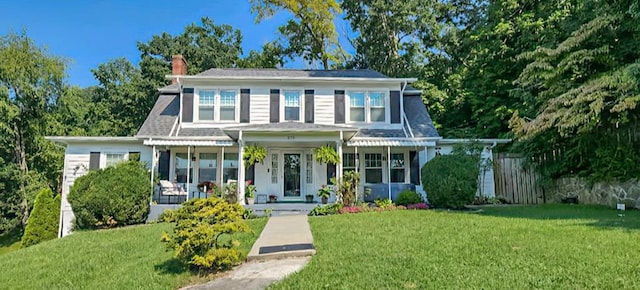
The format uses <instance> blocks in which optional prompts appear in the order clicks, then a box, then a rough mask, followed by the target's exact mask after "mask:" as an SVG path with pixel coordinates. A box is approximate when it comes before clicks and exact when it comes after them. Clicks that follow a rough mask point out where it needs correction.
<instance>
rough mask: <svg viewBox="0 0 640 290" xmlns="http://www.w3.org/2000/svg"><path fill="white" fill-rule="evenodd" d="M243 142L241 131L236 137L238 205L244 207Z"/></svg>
mask: <svg viewBox="0 0 640 290" xmlns="http://www.w3.org/2000/svg"><path fill="white" fill-rule="evenodd" d="M242 155H244V140H242V131H240V133H239V135H238V203H240V204H241V205H244V158H242V157H243V156H242Z"/></svg>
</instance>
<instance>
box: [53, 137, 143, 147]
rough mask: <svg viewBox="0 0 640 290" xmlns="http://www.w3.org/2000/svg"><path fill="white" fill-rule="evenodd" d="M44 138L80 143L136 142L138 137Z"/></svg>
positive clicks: (138, 140) (64, 142)
mask: <svg viewBox="0 0 640 290" xmlns="http://www.w3.org/2000/svg"><path fill="white" fill-rule="evenodd" d="M44 138H45V139H46V140H49V141H52V142H56V143H60V144H67V145H68V144H70V143H82V142H110V143H134V142H135V143H138V142H140V139H139V138H137V137H130V136H127V137H93V136H45V137H44Z"/></svg>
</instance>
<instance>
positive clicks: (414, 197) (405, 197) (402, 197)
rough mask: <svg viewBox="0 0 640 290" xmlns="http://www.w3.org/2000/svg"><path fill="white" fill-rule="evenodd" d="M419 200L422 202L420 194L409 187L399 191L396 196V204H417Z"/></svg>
mask: <svg viewBox="0 0 640 290" xmlns="http://www.w3.org/2000/svg"><path fill="white" fill-rule="evenodd" d="M421 202H422V197H421V196H420V194H419V193H417V192H415V191H413V190H409V189H406V190H403V191H402V192H400V193H399V194H398V197H397V198H396V204H397V205H404V206H407V205H410V204H417V203H421Z"/></svg>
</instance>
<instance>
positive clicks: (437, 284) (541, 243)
mask: <svg viewBox="0 0 640 290" xmlns="http://www.w3.org/2000/svg"><path fill="white" fill-rule="evenodd" d="M620 213H621V212H618V211H615V210H612V209H605V208H600V207H585V206H570V205H545V206H537V207H508V208H491V209H485V210H484V211H483V212H482V213H468V212H448V211H434V210H430V211H393V212H383V213H375V212H373V213H363V214H346V215H335V216H328V217H310V218H309V221H310V224H311V228H312V232H313V236H314V243H315V246H316V249H317V254H316V255H315V256H314V257H313V258H312V260H311V262H310V263H309V264H308V265H307V267H305V268H304V269H303V270H302V271H301V272H299V273H297V274H294V275H292V276H290V277H289V278H287V279H285V280H284V281H281V282H280V283H278V284H276V285H273V286H272V288H273V289H320V288H322V289H423V288H439V289H461V288H463V289H468V288H476V289H496V288H500V289H525V288H527V289H528V288H547V289H584V288H605V289H623V288H625V289H631V288H635V289H639V288H640V279H638V277H640V243H639V242H638V241H640V230H639V229H640V212H639V211H626V212H624V213H623V215H622V216H620V215H619V214H620Z"/></svg>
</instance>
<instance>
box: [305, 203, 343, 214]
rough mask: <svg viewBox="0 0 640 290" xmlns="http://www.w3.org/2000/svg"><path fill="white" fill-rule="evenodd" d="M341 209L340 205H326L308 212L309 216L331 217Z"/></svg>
mask: <svg viewBox="0 0 640 290" xmlns="http://www.w3.org/2000/svg"><path fill="white" fill-rule="evenodd" d="M341 208H342V204H339V203H334V204H328V205H325V206H320V205H319V206H316V207H314V208H313V209H312V210H311V211H310V212H309V214H308V215H309V216H321V215H332V214H337V213H338V212H339V211H340V209H341Z"/></svg>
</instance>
